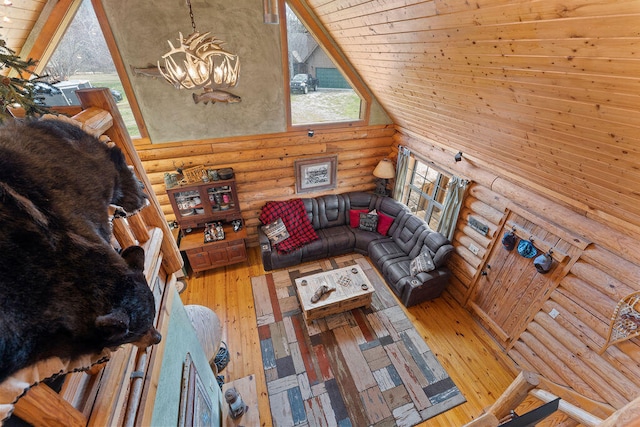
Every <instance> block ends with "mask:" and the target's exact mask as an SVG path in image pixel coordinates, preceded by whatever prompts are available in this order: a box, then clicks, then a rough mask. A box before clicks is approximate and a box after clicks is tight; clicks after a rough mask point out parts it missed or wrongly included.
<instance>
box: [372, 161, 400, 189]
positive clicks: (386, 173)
mask: <svg viewBox="0 0 640 427" xmlns="http://www.w3.org/2000/svg"><path fill="white" fill-rule="evenodd" d="M373 176H375V177H376V178H378V179H377V180H376V191H375V193H376V194H377V195H379V196H388V195H389V194H388V192H387V181H388V180H389V179H390V178H394V177H395V176H396V168H395V167H394V166H393V162H392V161H391V160H389V159H382V160H380V162H379V163H378V166H376V168H375V169H374V170H373Z"/></svg>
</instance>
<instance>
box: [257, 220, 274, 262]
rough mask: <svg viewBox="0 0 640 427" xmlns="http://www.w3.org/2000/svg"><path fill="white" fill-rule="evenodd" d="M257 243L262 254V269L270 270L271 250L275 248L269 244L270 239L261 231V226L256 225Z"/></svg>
mask: <svg viewBox="0 0 640 427" xmlns="http://www.w3.org/2000/svg"><path fill="white" fill-rule="evenodd" d="M258 244H259V245H260V253H261V254H262V265H263V266H264V269H265V270H267V271H269V270H272V266H271V252H272V251H275V248H273V247H272V246H271V241H270V240H269V238H268V237H267V235H266V234H264V231H262V227H258Z"/></svg>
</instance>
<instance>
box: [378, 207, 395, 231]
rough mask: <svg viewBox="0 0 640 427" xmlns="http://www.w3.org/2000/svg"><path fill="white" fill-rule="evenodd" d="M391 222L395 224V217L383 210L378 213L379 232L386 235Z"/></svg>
mask: <svg viewBox="0 0 640 427" xmlns="http://www.w3.org/2000/svg"><path fill="white" fill-rule="evenodd" d="M391 224H393V218H392V217H390V216H387V215H385V214H383V213H382V212H379V213H378V233H380V234H382V235H383V236H386V235H387V233H388V232H389V229H390V228H391Z"/></svg>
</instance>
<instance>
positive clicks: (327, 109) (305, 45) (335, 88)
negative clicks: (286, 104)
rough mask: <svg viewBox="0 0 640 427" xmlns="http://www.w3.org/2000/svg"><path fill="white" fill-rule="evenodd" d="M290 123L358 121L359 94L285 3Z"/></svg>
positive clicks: (361, 103) (360, 117)
mask: <svg viewBox="0 0 640 427" xmlns="http://www.w3.org/2000/svg"><path fill="white" fill-rule="evenodd" d="M286 20H287V23H286V26H287V44H288V58H289V61H288V62H289V63H288V69H289V79H290V82H289V91H290V106H291V125H292V126H297V125H308V124H313V123H336V122H353V121H357V120H361V119H362V118H363V117H362V110H363V108H362V106H363V101H362V97H361V96H360V95H359V94H358V93H357V92H356V91H355V90H354V88H353V86H352V84H351V83H350V82H349V81H348V80H347V78H346V77H345V75H344V74H343V72H342V71H341V70H340V69H339V68H338V66H337V65H336V63H335V62H334V61H333V60H332V59H331V58H330V57H329V56H328V55H327V53H326V52H325V51H324V50H323V49H322V47H321V46H320V44H319V43H318V41H317V40H316V38H315V37H314V36H313V34H312V33H311V32H310V31H309V29H308V28H307V27H306V26H305V24H304V23H303V22H302V21H301V20H300V19H299V17H298V16H297V15H296V13H294V11H293V10H292V9H291V7H290V6H289V4H287V5H286Z"/></svg>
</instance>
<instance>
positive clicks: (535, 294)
mask: <svg viewBox="0 0 640 427" xmlns="http://www.w3.org/2000/svg"><path fill="white" fill-rule="evenodd" d="M508 230H516V235H517V236H518V243H519V242H520V241H521V240H522V239H527V240H532V241H533V243H534V246H536V249H537V251H538V255H540V254H542V253H545V252H547V251H549V249H555V252H554V253H553V258H554V261H553V264H552V267H551V270H550V271H549V272H547V273H546V274H541V273H539V272H538V270H536V268H535V266H534V264H533V261H534V259H535V257H534V258H525V257H523V256H521V255H520V254H519V253H518V250H517V244H516V248H515V249H513V250H512V251H507V250H506V249H505V248H504V246H503V245H502V244H501V239H502V236H503V235H504V232H505V231H508ZM567 246H568V245H567V244H566V243H565V242H564V241H563V240H562V239H561V238H560V237H558V236H557V235H555V234H553V233H551V232H549V231H547V230H546V229H545V228H544V227H541V226H538V225H536V224H534V223H532V222H531V221H529V220H527V219H525V218H523V217H521V216H519V215H516V214H514V213H513V212H511V213H510V214H509V219H508V220H507V221H506V222H505V225H504V227H503V229H502V230H500V234H499V237H497V242H496V244H495V245H494V247H493V250H492V252H491V254H490V255H489V257H488V259H487V261H486V263H485V265H484V269H483V271H482V275H481V276H480V277H479V279H478V281H477V282H476V284H475V286H474V289H473V292H472V294H471V297H470V300H469V305H470V306H471V308H472V309H473V310H474V311H475V313H476V314H477V315H478V316H479V317H480V318H481V319H482V321H483V323H484V324H485V325H486V326H487V327H488V328H489V329H490V331H491V332H492V333H493V335H494V336H495V337H496V338H497V339H498V341H499V342H500V343H501V344H502V345H503V346H504V347H505V348H508V347H510V345H511V343H513V342H514V341H515V340H516V339H517V338H518V336H519V335H520V334H521V333H522V331H523V330H524V329H525V327H526V325H527V323H528V322H529V321H530V318H532V317H533V316H534V315H535V314H536V313H537V312H538V310H539V309H540V307H541V306H542V303H543V302H544V300H545V299H546V297H547V295H548V294H549V293H550V290H552V289H553V288H554V287H555V286H557V283H556V282H557V278H558V274H556V270H563V269H564V267H566V259H567V255H566V253H567V249H568V248H567Z"/></svg>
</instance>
